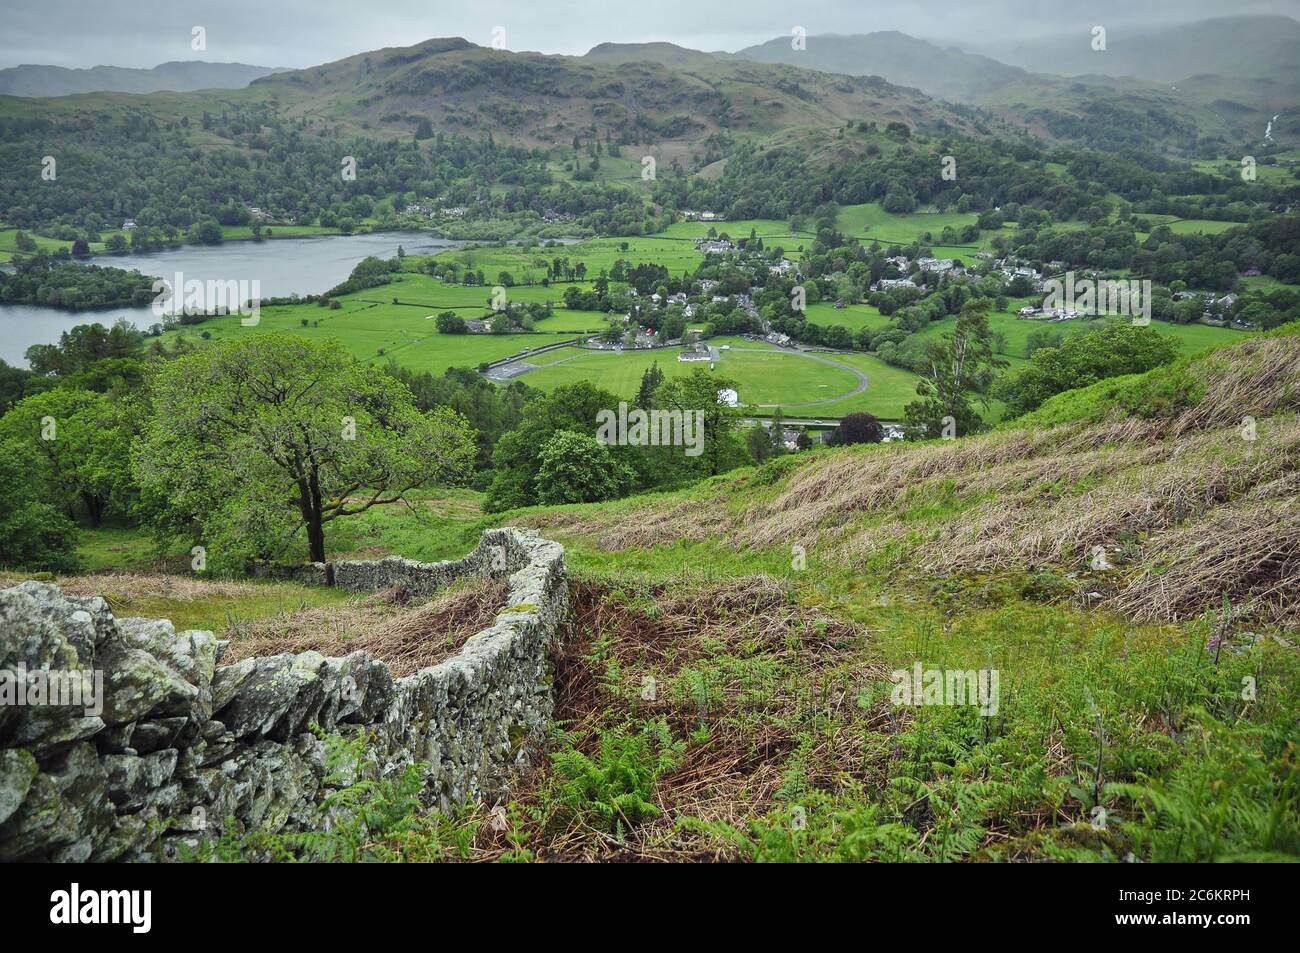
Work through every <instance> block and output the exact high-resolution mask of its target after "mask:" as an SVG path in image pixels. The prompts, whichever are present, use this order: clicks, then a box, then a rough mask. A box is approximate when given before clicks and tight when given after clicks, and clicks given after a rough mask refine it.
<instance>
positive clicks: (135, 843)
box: [0, 529, 568, 861]
mask: <svg viewBox="0 0 1300 953" xmlns="http://www.w3.org/2000/svg"><path fill="white" fill-rule="evenodd" d="M469 575H475V576H485V575H492V576H498V575H509V596H508V599H507V605H506V608H505V609H504V610H503V611H502V612H501V613H500V614H499V615H498V616H497V617H496V621H495V623H494V624H493V625H492V626H491V627H489V628H487V629H484V630H483V631H481V632H478V633H476V634H475V635H473V636H471V637H470V638H469V640H468V641H467V642H466V643H465V644H464V646H463V647H462V649H461V651H460V652H459V654H457V655H455V656H453V657H451V658H449V659H447V660H446V661H444V662H441V663H440V664H438V665H435V666H433V667H431V668H426V669H423V670H421V671H419V672H417V673H415V674H413V675H410V676H408V677H405V678H401V679H395V678H393V676H392V674H391V673H390V672H389V670H388V667H387V666H386V665H385V664H384V663H383V662H382V661H380V660H378V659H376V658H374V657H373V656H371V655H370V654H369V653H366V652H355V653H353V654H351V655H348V656H345V657H343V658H326V657H325V656H323V655H321V654H320V653H318V652H303V653H301V654H298V655H275V656H268V657H263V658H248V659H244V660H242V661H239V662H236V663H234V664H232V665H228V666H221V665H220V660H221V655H222V651H223V649H224V647H225V643H224V642H222V641H220V640H218V639H216V638H215V637H214V636H213V634H212V633H211V632H202V631H186V632H177V631H176V630H175V628H174V627H173V626H172V624H171V623H170V622H169V621H167V620H166V619H134V618H121V619H118V618H114V616H113V614H112V612H111V611H110V609H109V606H108V604H107V603H106V602H105V601H104V600H103V599H101V598H98V597H95V598H86V599H82V598H71V597H67V596H64V595H63V594H62V592H61V591H60V590H59V589H58V588H57V587H56V586H52V585H48V584H45V583H40V582H25V583H23V584H21V585H19V586H15V587H13V588H10V589H4V590H0V678H4V679H6V680H7V681H8V683H9V684H10V685H11V686H13V685H18V686H21V685H22V684H23V682H24V680H25V681H26V682H28V683H31V682H33V680H35V679H40V678H41V677H42V675H41V673H43V672H50V671H58V672H90V673H92V674H91V676H90V677H91V678H93V677H95V675H98V676H100V677H102V685H103V691H102V705H100V706H98V707H99V708H100V709H101V710H100V711H98V712H97V713H94V712H90V713H88V712H87V710H86V708H85V707H84V706H82V707H75V706H70V705H66V704H64V705H52V704H19V703H15V702H14V701H13V699H8V700H6V701H4V702H2V703H0V860H58V861H84V860H90V861H107V860H151V859H168V858H171V857H175V856H178V855H179V853H180V851H179V850H178V849H179V847H180V846H181V844H184V845H186V846H188V847H191V848H192V847H194V846H196V845H197V844H198V843H199V842H200V841H202V840H205V839H212V838H214V837H215V836H216V835H218V834H219V833H220V832H221V831H222V830H224V829H225V828H226V827H227V826H228V825H229V824H231V823H232V822H233V824H234V825H235V827H236V830H237V831H239V832H243V831H251V830H266V831H284V830H308V829H316V828H319V827H320V826H321V825H322V824H323V823H325V821H326V819H325V818H324V817H322V812H321V808H320V807H319V802H320V800H321V796H322V794H323V793H324V789H325V786H326V776H327V771H326V764H325V745H324V743H323V742H322V741H321V740H320V738H319V737H318V736H317V734H316V733H315V732H314V731H313V726H319V728H321V729H323V730H324V731H325V732H326V733H332V734H342V735H345V736H350V735H353V734H355V733H358V732H360V733H364V734H365V735H366V736H367V739H368V747H367V749H366V750H367V755H366V759H367V760H366V761H365V763H363V764H359V765H355V766H354V767H353V771H354V773H355V774H360V775H366V776H389V775H392V774H395V773H397V772H401V771H403V770H404V769H405V768H407V767H408V766H409V765H411V764H413V763H417V762H418V763H421V764H423V765H424V779H425V787H424V791H425V799H426V801H427V803H428V804H430V805H432V806H436V807H440V808H443V809H446V808H449V807H451V806H452V805H455V804H459V803H462V802H465V801H467V800H471V799H491V798H493V797H495V796H497V795H499V794H501V793H502V792H503V791H504V790H505V789H506V787H507V785H508V784H509V782H510V780H511V778H512V777H513V776H514V775H515V774H516V773H517V772H518V771H520V770H521V769H523V768H525V767H526V766H527V765H528V764H529V762H530V760H531V758H532V756H533V755H534V754H535V747H536V745H535V743H536V742H537V741H538V740H540V738H541V737H542V736H543V734H544V732H545V729H546V726H547V724H548V722H549V720H550V717H551V712H552V705H553V699H552V693H551V684H550V677H551V676H550V669H549V662H548V658H549V648H550V646H551V644H552V642H553V641H554V640H556V639H557V638H558V637H559V636H560V631H561V626H562V624H563V622H564V620H565V617H566V615H567V609H568V578H567V573H566V570H565V566H564V550H563V548H562V547H561V546H560V545H559V544H557V543H552V542H549V541H547V540H544V539H542V538H540V537H539V536H537V535H536V533H534V532H531V531H527V530H515V529H500V530H488V531H487V532H485V533H484V534H483V537H482V539H481V540H480V543H479V545H478V547H477V548H476V549H475V550H474V552H473V553H471V554H470V555H469V556H467V557H465V558H464V559H461V560H456V561H453V562H444V563H432V564H422V563H416V562H412V561H410V560H406V559H398V558H388V559H382V560H377V561H373V562H358V561H346V562H337V563H332V564H328V565H322V564H316V565H314V566H308V567H304V568H303V569H301V570H297V571H295V572H294V573H293V576H294V578H298V579H300V580H301V581H304V582H316V583H320V584H330V583H332V584H333V585H336V586H338V587H340V588H343V589H346V590H348V591H349V592H368V591H374V590H378V589H386V588H390V587H394V586H399V585H400V586H404V587H405V588H406V589H407V590H408V591H410V593H411V594H412V595H416V596H424V595H428V594H430V593H432V592H435V591H437V590H438V589H441V588H442V587H444V586H446V585H447V584H448V583H450V582H452V581H454V580H455V579H458V578H460V577H463V576H469ZM78 677H79V676H78ZM29 697H31V693H30V692H29Z"/></svg>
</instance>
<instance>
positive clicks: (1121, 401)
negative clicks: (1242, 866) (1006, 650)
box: [528, 329, 1300, 624]
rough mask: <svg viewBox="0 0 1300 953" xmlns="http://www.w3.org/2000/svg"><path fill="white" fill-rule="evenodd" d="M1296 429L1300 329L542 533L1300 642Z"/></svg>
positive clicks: (563, 522) (551, 519) (565, 520)
mask: <svg viewBox="0 0 1300 953" xmlns="http://www.w3.org/2000/svg"><path fill="white" fill-rule="evenodd" d="M1297 410H1300V334H1297V333H1296V331H1295V330H1294V329H1290V330H1289V331H1283V332H1275V333H1273V334H1271V335H1267V336H1264V337H1260V338H1253V339H1250V340H1247V341H1244V342H1243V343H1241V344H1238V345H1235V346H1233V347H1229V348H1224V349H1221V350H1218V351H1214V352H1212V353H1210V354H1208V355H1206V356H1203V357H1200V358H1196V359H1183V360H1181V361H1179V362H1178V363H1176V364H1174V365H1171V366H1169V367H1166V368H1160V369H1157V370H1155V371H1152V372H1150V373H1148V374H1146V375H1139V376H1136V377H1131V378H1117V379H1111V380H1107V381H1103V382H1101V383H1099V384H1097V385H1094V386H1093V387H1091V388H1087V389H1084V390H1080V391H1071V392H1069V393H1067V394H1064V395H1061V396H1059V397H1057V398H1054V399H1052V400H1051V401H1049V402H1048V403H1047V404H1045V405H1044V406H1043V407H1042V408H1041V409H1040V410H1039V411H1037V412H1036V413H1035V414H1033V415H1031V416H1029V417H1027V418H1023V419H1021V420H1019V421H1016V422H1014V423H1011V424H1008V425H1004V426H1002V427H1000V428H998V429H996V430H994V431H993V432H991V433H989V434H986V435H983V436H977V437H973V438H969V439H965V440H959V441H955V442H943V441H938V442H933V443H930V444H927V445H924V446H915V445H906V444H903V445H898V444H896V445H886V446H877V447H861V448H857V449H850V450H845V451H835V452H830V453H821V454H818V455H815V456H813V457H812V458H811V459H809V458H806V457H794V458H785V459H784V460H781V461H778V462H777V463H775V464H770V465H768V466H767V467H764V468H762V469H759V470H757V471H754V472H751V473H747V474H745V475H744V476H741V477H737V478H732V479H720V480H717V481H714V482H712V483H710V484H707V485H705V486H704V487H703V488H699V489H696V490H693V491H688V492H687V493H685V494H683V495H681V496H673V495H669V496H664V497H658V498H651V499H648V500H641V501H636V502H633V503H630V504H629V505H627V506H626V508H625V509H624V511H623V512H621V513H619V514H618V516H616V517H614V516H611V514H609V513H608V512H602V513H600V514H599V515H596V514H595V513H594V512H591V511H590V510H587V509H584V508H574V509H572V510H569V511H544V512H539V513H536V514H534V515H532V516H531V517H530V518H529V520H528V521H529V522H530V523H531V524H532V525H535V526H539V527H545V528H546V530H547V531H548V532H551V533H556V532H559V533H561V534H573V535H576V536H579V537H582V538H585V539H588V540H590V541H591V542H592V543H593V544H594V545H595V546H596V547H597V548H598V549H600V550H602V551H606V552H609V553H617V552H622V551H628V550H650V549H653V548H655V547H660V546H671V545H673V544H674V543H675V542H677V541H683V540H685V541H692V542H697V543H711V544H714V545H717V546H720V547H722V548H723V549H727V550H732V551H734V552H736V553H742V554H743V553H748V554H750V555H749V558H751V559H754V560H758V559H761V558H763V555H764V554H767V555H770V554H772V553H773V552H776V553H777V554H778V555H779V553H780V552H782V551H784V552H785V553H787V554H788V553H789V551H790V547H791V546H792V545H793V546H797V547H802V548H803V549H804V550H806V552H807V553H808V559H809V560H810V561H814V560H815V561H816V562H817V563H818V565H819V566H821V567H822V569H823V570H824V571H825V572H828V573H833V574H835V573H847V574H850V575H853V576H861V575H862V574H864V573H865V574H868V575H870V576H873V577H876V578H877V579H878V580H880V581H882V582H883V581H886V580H891V579H892V580H905V579H908V578H931V579H940V578H969V577H972V576H979V575H981V574H990V573H999V572H1008V571H1010V572H1017V573H1029V574H1032V573H1046V574H1048V575H1049V576H1051V577H1052V578H1053V579H1054V580H1056V584H1058V585H1059V587H1060V589H1059V594H1060V595H1064V596H1067V597H1069V598H1073V599H1077V600H1078V601H1079V602H1081V603H1082V604H1096V605H1099V606H1101V607H1102V608H1107V609H1110V610H1112V611H1117V612H1120V613H1122V614H1125V615H1127V616H1129V617H1131V618H1133V619H1135V620H1138V621H1142V622H1170V621H1177V620H1190V619H1194V618H1196V617H1198V616H1201V615H1203V614H1205V613H1207V612H1214V611H1216V610H1223V609H1224V607H1225V606H1228V607H1230V608H1229V610H1228V611H1229V612H1230V615H1232V616H1233V617H1234V618H1241V619H1250V620H1254V621H1256V622H1258V623H1262V624H1268V623H1282V624H1295V623H1296V621H1297V620H1300V597H1298V595H1297V594H1298V593H1300V506H1297V497H1296V491H1297V488H1298V487H1300V421H1298V420H1297V417H1296V411H1297ZM1099 553H1100V554H1101V556H1102V557H1103V561H1104V563H1105V564H1106V568H1105V569H1101V570H1099V569H1096V568H1094V567H1095V566H1096V565H1099V563H1098V562H1097V558H1096V557H1097V555H1098V554H1099ZM1111 567H1114V568H1111Z"/></svg>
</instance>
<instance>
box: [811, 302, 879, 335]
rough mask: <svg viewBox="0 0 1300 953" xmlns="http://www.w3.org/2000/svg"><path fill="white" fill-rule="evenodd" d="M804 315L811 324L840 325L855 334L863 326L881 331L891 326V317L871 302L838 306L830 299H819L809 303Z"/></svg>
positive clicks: (823, 325)
mask: <svg viewBox="0 0 1300 953" xmlns="http://www.w3.org/2000/svg"><path fill="white" fill-rule="evenodd" d="M804 315H805V317H806V319H807V321H808V323H809V324H816V325H819V326H820V327H824V328H830V327H835V326H837V325H838V326H839V327H842V328H847V329H848V330H850V331H852V332H854V333H855V334H856V333H857V332H858V331H860V330H861V329H863V328H870V329H871V330H873V331H879V330H881V329H883V328H887V327H889V322H890V321H891V320H892V319H891V318H887V317H885V315H883V314H881V313H880V309H879V308H877V307H876V306H875V305H870V304H850V305H846V306H845V307H843V308H836V307H835V305H834V304H833V303H831V302H830V301H819V302H817V303H816V304H810V305H808V307H807V309H805V311H804Z"/></svg>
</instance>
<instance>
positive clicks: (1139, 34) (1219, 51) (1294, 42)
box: [993, 16, 1300, 84]
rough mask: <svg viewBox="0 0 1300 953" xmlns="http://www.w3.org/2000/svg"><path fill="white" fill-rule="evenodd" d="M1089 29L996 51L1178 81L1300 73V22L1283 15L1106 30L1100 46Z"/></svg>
mask: <svg viewBox="0 0 1300 953" xmlns="http://www.w3.org/2000/svg"><path fill="white" fill-rule="evenodd" d="M1090 44H1091V36H1090V35H1088V34H1084V35H1082V36H1070V37H1060V38H1056V39H1053V40H1048V41H1040V42H1036V43H1033V44H1019V45H1014V46H1006V47H1004V48H995V49H997V52H995V53H994V54H993V55H995V56H998V57H999V58H1000V59H1003V60H1005V61H1006V62H1009V63H1014V64H1016V65H1018V66H1022V67H1024V68H1025V69H1028V70H1036V71H1039V72H1045V73H1057V74H1060V75H1064V76H1081V75H1086V74H1096V75H1103V76H1134V77H1137V78H1138V79H1146V80H1152V81H1156V82H1162V83H1175V82H1178V81H1179V80H1184V79H1187V78H1188V77H1191V76H1199V75H1207V74H1213V75H1220V76H1225V77H1237V78H1242V77H1248V78H1257V77H1263V78H1269V79H1271V80H1273V81H1274V82H1279V83H1282V82H1286V83H1291V84H1294V83H1295V82H1296V80H1297V78H1300V23H1298V22H1296V20H1294V19H1292V18H1291V17H1284V16H1232V17H1216V18H1214V19H1210V20H1199V21H1196V22H1194V23H1186V24H1181V25H1178V26H1172V27H1166V28H1164V29H1161V30H1157V31H1140V30H1130V31H1121V30H1111V31H1109V32H1108V33H1107V36H1106V49H1105V51H1104V52H1095V51H1094V50H1093V49H1092V48H1091V45H1090Z"/></svg>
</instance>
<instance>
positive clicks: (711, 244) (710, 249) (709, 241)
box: [695, 238, 736, 255]
mask: <svg viewBox="0 0 1300 953" xmlns="http://www.w3.org/2000/svg"><path fill="white" fill-rule="evenodd" d="M695 248H696V250H697V251H701V252H703V253H704V254H706V255H725V254H727V253H729V252H733V251H735V250H736V246H735V245H733V244H732V243H731V242H729V241H727V240H726V239H722V238H697V239H696V240H695Z"/></svg>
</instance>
